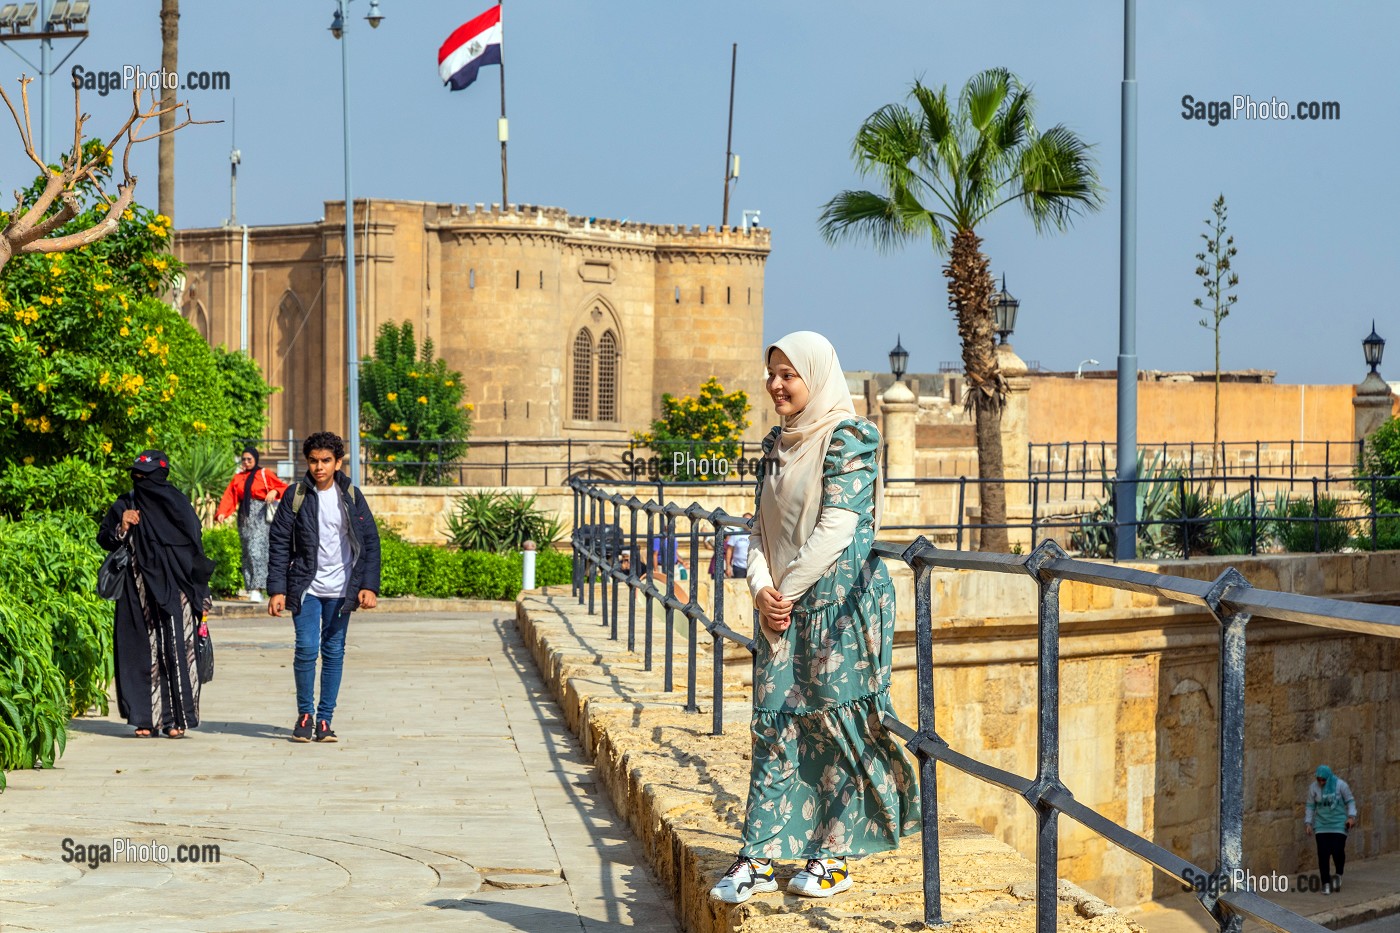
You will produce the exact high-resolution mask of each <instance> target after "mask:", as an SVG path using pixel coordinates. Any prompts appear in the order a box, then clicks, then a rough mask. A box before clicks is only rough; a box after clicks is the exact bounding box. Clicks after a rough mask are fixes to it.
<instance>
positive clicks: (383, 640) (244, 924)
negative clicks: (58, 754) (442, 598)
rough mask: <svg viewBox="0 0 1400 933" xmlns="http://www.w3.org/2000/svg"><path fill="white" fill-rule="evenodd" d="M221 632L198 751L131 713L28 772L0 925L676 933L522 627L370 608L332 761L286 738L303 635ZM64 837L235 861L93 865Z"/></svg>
mask: <svg viewBox="0 0 1400 933" xmlns="http://www.w3.org/2000/svg"><path fill="white" fill-rule="evenodd" d="M217 625H218V627H217V628H216V629H215V630H214V639H215V646H216V654H217V676H216V678H215V680H214V681H213V682H212V683H210V684H208V685H207V686H206V687H205V694H204V701H203V704H202V710H201V712H202V715H203V717H204V722H203V725H202V726H201V728H199V729H197V730H194V731H192V732H191V733H190V736H189V738H187V739H184V740H182V741H171V740H169V739H164V738H160V739H136V738H133V737H131V735H130V733H131V730H130V729H129V728H128V727H127V726H126V725H125V724H124V723H121V722H120V721H118V719H117V716H116V706H115V703H114V704H113V709H112V715H111V716H110V717H109V718H107V719H105V720H79V721H77V722H75V723H74V727H73V729H72V731H71V733H70V738H69V743H68V750H67V753H66V754H65V755H64V756H63V758H62V759H61V760H60V761H59V766H58V767H57V768H56V769H54V770H52V771H42V772H41V771H31V772H22V773H15V774H11V775H10V785H9V789H8V790H6V791H5V792H4V793H3V794H0V839H3V840H4V842H3V846H2V847H0V930H4V931H6V933H9V931H20V930H24V931H30V930H46V931H47V930H53V931H60V930H61V931H76V930H103V931H125V930H131V931H137V930H139V931H142V933H163V931H182V933H183V931H189V930H201V931H211V933H213V931H252V930H297V931H313V930H337V931H347V930H363V929H404V930H407V929H413V930H417V929H439V928H442V929H447V928H451V929H455V930H463V929H466V930H472V931H476V930H482V931H501V930H523V931H530V933H555V931H570V933H573V931H584V933H613V931H621V930H630V929H641V930H646V931H657V933H669V931H674V930H675V929H676V926H675V921H674V914H673V912H672V909H671V906H670V904H669V902H668V901H667V899H666V897H665V895H664V894H663V893H662V892H661V890H660V889H659V888H658V887H657V885H656V884H655V882H654V881H653V879H652V876H651V874H650V872H649V871H648V869H647V868H646V866H645V864H644V861H643V859H642V856H641V852H640V849H639V848H638V847H637V846H636V844H635V842H634V841H633V840H632V839H631V837H630V834H629V833H628V830H627V829H626V826H625V824H624V823H622V822H621V821H620V820H619V819H618V818H617V817H616V815H615V814H614V812H613V811H612V809H611V807H610V805H609V803H608V802H607V800H606V799H604V798H603V797H601V796H600V795H599V794H598V793H597V789H596V786H595V783H594V780H593V777H592V768H591V766H590V765H588V764H587V762H585V761H584V760H583V758H582V757H581V755H580V753H579V751H578V747H577V744H576V742H575V740H574V739H573V737H572V736H571V735H570V734H569V732H568V730H567V728H566V727H565V726H564V724H563V722H562V720H561V719H560V717H559V713H558V709H557V707H555V706H554V704H553V702H552V701H551V700H550V699H548V696H547V693H546V691H545V689H544V687H543V685H542V683H541V682H540V679H539V677H538V675H537V673H536V671H535V668H534V666H533V663H532V662H531V660H530V659H529V657H528V655H526V654H525V653H524V652H523V650H522V648H521V645H520V640H519V636H518V635H517V633H516V630H515V623H514V618H513V611H503V612H501V613H498V614H493V613H465V614H464V613H455V614H454V613H417V614H406V613H404V614H388V613H380V612H359V613H356V614H355V617H354V620H353V621H352V623H351V626H350V633H349V638H348V647H347V652H346V659H345V664H346V672H345V680H344V683H343V685H342V688H341V693H340V700H339V708H338V710H337V712H336V719H335V728H336V731H337V732H338V733H340V735H341V741H340V742H339V743H338V744H334V745H329V744H326V745H320V744H315V743H313V744H309V745H308V744H298V743H292V742H290V741H289V740H288V738H289V735H290V727H291V725H292V720H293V719H294V717H295V701H294V690H293V685H292V670H291V663H292V630H291V621H290V620H289V619H286V618H283V619H281V620H274V619H270V618H264V619H261V620H258V619H236V620H235V619H226V620H221V621H219V622H218V623H217ZM65 838H68V839H72V840H73V841H74V843H76V844H82V845H89V844H104V843H105V844H107V845H112V843H113V840H115V839H122V840H126V839H130V840H131V841H132V842H133V843H143V842H144V843H150V842H151V841H154V842H156V843H158V844H162V845H164V846H166V847H168V849H169V851H170V853H171V855H172V856H174V855H175V854H176V851H177V849H176V847H177V846H178V845H180V844H182V843H183V844H187V843H196V844H200V845H204V844H211V843H212V844H216V845H218V847H219V856H220V858H219V861H218V862H217V863H212V864H182V863H175V862H172V863H170V864H150V863H145V864H143V863H135V864H130V863H122V862H115V863H112V864H102V865H99V867H97V868H96V869H91V868H89V867H87V866H86V865H80V864H76V863H65V862H64V861H63V858H64V853H65V850H64V847H63V840H64V839H65Z"/></svg>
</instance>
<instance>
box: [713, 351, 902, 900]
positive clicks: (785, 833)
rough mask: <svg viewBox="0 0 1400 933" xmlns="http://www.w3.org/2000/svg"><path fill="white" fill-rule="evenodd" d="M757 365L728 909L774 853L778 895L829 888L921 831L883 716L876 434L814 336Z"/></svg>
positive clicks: (760, 884) (889, 638) (767, 881)
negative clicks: (745, 710)
mask: <svg viewBox="0 0 1400 933" xmlns="http://www.w3.org/2000/svg"><path fill="white" fill-rule="evenodd" d="M765 362H766V364H767V367H768V378H767V383H766V388H767V390H768V394H769V396H770V397H771V398H772V400H773V407H774V409H775V410H776V411H777V413H778V414H779V415H780V416H782V424H781V426H780V427H777V428H774V429H773V431H772V433H770V434H769V435H768V437H767V438H765V439H764V442H763V451H764V458H763V460H762V461H761V462H760V466H759V471H758V488H757V491H756V493H755V496H754V499H755V508H754V512H755V513H756V514H757V516H758V519H757V521H756V522H755V526H754V531H753V534H752V535H751V537H750V540H749V553H748V583H749V590H750V592H751V593H752V594H753V598H754V605H755V606H756V607H757V609H758V612H759V616H760V619H761V625H760V628H761V630H762V635H761V637H759V638H758V639H757V642H758V643H757V645H756V647H755V657H754V704H753V724H752V731H753V754H752V758H751V760H752V774H751V777H750V781H749V793H748V802H747V806H746V808H745V817H744V828H743V840H742V845H741V847H740V849H739V856H738V858H737V859H736V860H735V862H734V864H733V865H732V866H731V867H730V868H729V870H728V871H727V872H725V874H724V877H722V878H721V879H720V880H719V882H718V883H717V884H716V885H715V886H714V887H713V888H712V889H711V890H710V896H711V897H712V898H714V899H715V900H719V901H724V902H727V903H740V902H742V901H745V900H747V899H748V898H749V896H750V895H752V894H755V893H758V892H765V891H776V890H777V889H778V883H777V877H776V872H775V871H774V868H773V860H774V859H778V858H797V859H805V860H806V865H805V867H804V868H803V869H802V870H801V871H799V872H798V873H797V874H796V875H794V876H793V878H792V880H791V881H789V882H788V890H789V891H792V892H794V893H796V894H802V895H806V896H808V897H830V896H831V895H833V894H839V893H840V892H842V891H844V890H846V889H847V888H849V887H851V884H852V882H851V876H850V869H849V867H848V866H847V863H846V860H847V858H849V857H853V856H862V855H870V854H873V853H876V852H883V851H886V850H889V849H894V848H897V847H898V846H899V840H900V837H901V836H904V835H907V834H909V833H912V832H915V831H917V830H918V829H919V826H920V821H919V801H918V798H917V796H916V791H917V788H916V779H915V775H914V768H913V765H912V763H911V762H910V761H909V758H908V757H907V756H906V755H905V753H904V749H903V747H902V745H901V744H900V743H899V742H897V741H896V740H895V739H894V737H893V736H891V735H890V734H889V732H888V731H886V729H885V727H884V725H883V724H882V722H881V717H882V716H883V715H884V713H886V712H888V711H890V710H891V709H892V707H891V705H890V697H889V690H890V671H891V647H892V643H893V641H894V622H895V604H894V586H893V584H891V582H890V577H889V573H888V572H887V571H886V570H885V565H884V563H883V562H882V561H881V560H880V558H879V557H878V556H876V555H875V554H873V553H872V552H871V546H872V545H873V543H874V541H875V536H876V534H877V532H878V529H879V525H880V508H881V503H880V497H881V490H880V477H879V472H878V469H877V465H878V464H879V456H878V451H879V447H880V435H879V432H878V431H877V430H876V428H875V426H874V425H873V424H871V423H870V422H869V421H866V420H865V419H863V418H860V417H858V416H857V415H856V412H855V407H854V405H853V404H852V403H851V393H850V391H849V390H848V389H847V388H846V379H845V375H844V374H843V371H842V369H841V364H840V362H839V361H838V360H837V357H836V351H835V349H833V348H832V346H831V344H830V343H829V342H828V341H827V340H826V338H825V337H822V336H821V335H820V334H815V333H812V332H810V331H800V332H798V333H794V334H789V335H787V336H786V337H784V338H782V339H781V340H779V341H778V342H777V343H775V344H773V345H772V346H770V347H769V348H768V350H767V353H766V354H765Z"/></svg>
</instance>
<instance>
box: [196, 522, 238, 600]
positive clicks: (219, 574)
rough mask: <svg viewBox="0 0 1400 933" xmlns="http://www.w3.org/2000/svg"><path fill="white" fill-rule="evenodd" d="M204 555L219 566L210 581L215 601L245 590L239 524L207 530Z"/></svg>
mask: <svg viewBox="0 0 1400 933" xmlns="http://www.w3.org/2000/svg"><path fill="white" fill-rule="evenodd" d="M204 555H205V556H206V557H208V558H209V559H210V560H212V561H213V562H214V563H215V564H216V565H217V566H216V567H215V569H214V576H213V577H212V578H211V579H210V580H209V591H210V592H211V593H212V594H213V595H214V598H215V599H223V598H227V597H229V596H232V595H234V594H235V593H237V592H238V591H239V590H241V589H242V588H243V545H242V542H240V540H239V538H238V525H237V523H235V522H224V523H223V524H222V525H216V526H215V527H213V528H209V529H206V530H205V532H204Z"/></svg>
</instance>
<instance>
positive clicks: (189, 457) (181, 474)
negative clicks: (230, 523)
mask: <svg viewBox="0 0 1400 933" xmlns="http://www.w3.org/2000/svg"><path fill="white" fill-rule="evenodd" d="M235 469H236V467H235V465H234V460H233V451H232V450H231V449H230V448H229V445H228V444H226V443H224V442H223V441H219V440H215V439H214V438H211V437H199V438H195V439H194V440H192V441H190V443H188V444H187V445H186V446H185V447H184V448H183V449H181V450H178V451H175V452H174V453H173V454H172V455H171V457H170V485H172V486H174V487H175V488H176V489H178V490H180V491H181V492H182V493H184V494H185V497H186V498H187V499H189V500H190V504H191V505H193V506H194V510H195V513H196V514H197V515H199V520H200V522H201V524H203V525H204V526H205V527H208V526H209V525H210V524H211V523H212V521H213V518H214V509H215V508H216V507H217V506H218V503H219V496H220V494H222V493H223V491H224V487H225V486H226V485H228V481H229V478H230V477H232V476H233V473H234V470H235Z"/></svg>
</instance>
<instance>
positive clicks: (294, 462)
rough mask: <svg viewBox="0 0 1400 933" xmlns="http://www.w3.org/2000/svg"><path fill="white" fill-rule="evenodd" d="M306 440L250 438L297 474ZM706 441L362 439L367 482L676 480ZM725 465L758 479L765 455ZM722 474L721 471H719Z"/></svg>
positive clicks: (751, 452)
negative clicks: (760, 461) (577, 478)
mask: <svg viewBox="0 0 1400 933" xmlns="http://www.w3.org/2000/svg"><path fill="white" fill-rule="evenodd" d="M301 440H303V439H299V438H296V437H294V436H293V437H284V438H263V439H261V440H256V441H250V442H249V443H251V444H253V446H255V447H257V448H258V449H259V451H260V452H261V453H262V457H263V462H264V465H266V466H272V465H274V464H278V463H285V464H287V469H288V471H289V475H290V476H295V475H299V474H300V473H301V472H302V470H303V469H304V468H305V464H304V462H303V460H302V455H301V447H300V444H301ZM714 446H715V444H713V443H711V442H706V441H666V442H659V443H658V444H657V445H656V446H655V447H648V446H646V445H644V444H638V443H637V442H636V441H633V440H587V439H582V438H571V437H560V438H538V439H535V438H531V439H518V440H490V439H484V440H477V439H470V440H465V441H463V440H446V439H444V440H404V441H393V440H381V439H378V438H375V439H369V438H365V439H362V440H361V445H360V468H361V475H362V476H363V477H364V484H365V485H367V486H371V485H390V486H392V485H428V486H484V485H501V486H510V485H517V486H554V485H559V484H561V483H564V482H566V481H567V480H569V479H570V478H571V477H575V476H585V477H596V476H598V475H600V474H601V475H604V476H609V477H630V478H631V479H633V480H636V481H651V482H655V481H658V480H660V481H663V482H664V481H668V480H670V479H671V477H673V476H674V475H675V469H676V466H677V463H678V461H679V464H680V466H681V469H682V471H684V470H685V468H686V467H688V466H692V465H694V466H704V467H705V468H706V469H707V475H708V474H709V473H710V472H711V471H710V470H709V467H710V465H711V461H709V460H707V458H706V456H705V452H706V451H707V450H708V449H710V448H712V447H714ZM727 447H728V450H727V452H726V455H725V457H724V458H723V465H724V466H725V468H727V469H728V470H729V476H731V477H733V478H734V479H738V480H743V479H748V480H749V482H750V483H752V477H753V474H754V470H755V468H756V467H757V463H758V461H757V458H758V457H759V456H760V453H759V451H758V447H757V446H756V445H754V444H745V443H742V442H735V443H734V444H731V445H727ZM714 475H718V474H714Z"/></svg>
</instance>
